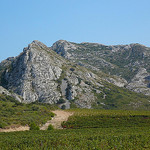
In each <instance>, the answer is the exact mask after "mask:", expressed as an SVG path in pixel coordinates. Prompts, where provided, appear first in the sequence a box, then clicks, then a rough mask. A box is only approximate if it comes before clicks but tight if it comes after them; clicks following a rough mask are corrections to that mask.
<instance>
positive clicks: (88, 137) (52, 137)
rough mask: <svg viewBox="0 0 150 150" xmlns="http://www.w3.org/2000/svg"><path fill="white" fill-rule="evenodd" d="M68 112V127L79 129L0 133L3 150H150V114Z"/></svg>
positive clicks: (1, 149)
mask: <svg viewBox="0 0 150 150" xmlns="http://www.w3.org/2000/svg"><path fill="white" fill-rule="evenodd" d="M68 111H73V112H74V115H73V116H71V117H70V118H69V120H68V121H67V122H66V123H65V125H66V126H67V125H68V123H69V124H70V125H71V124H72V125H73V126H74V127H75V126H77V127H78V129H75V128H73V129H70V127H69V129H64V130H47V131H31V130H30V131H25V132H13V133H0V150H3V149H5V150H9V149H13V150H17V149H21V150H31V149H36V150H41V149H43V150H44V149H50V150H62V149H64V150H79V149H80V150H108V149H110V150H128V149H130V150H145V149H146V150H148V149H150V128H149V126H150V121H149V120H150V112H149V111H122V110H120V111H118V110H87V109H73V110H68ZM93 118H94V119H93ZM79 120H80V121H79ZM119 120H120V121H119ZM123 122H124V123H123ZM119 124H120V125H119ZM95 125H96V126H95ZM97 125H98V126H97ZM79 126H80V127H79ZM87 126H88V128H87ZM50 128H51V127H50Z"/></svg>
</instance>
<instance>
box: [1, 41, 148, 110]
mask: <svg viewBox="0 0 150 150" xmlns="http://www.w3.org/2000/svg"><path fill="white" fill-rule="evenodd" d="M66 43H67V45H66ZM82 44H83V45H84V44H85V43H82ZM82 44H74V43H70V42H66V41H58V42H56V43H55V44H54V45H53V46H52V48H49V47H47V46H46V45H44V44H43V43H41V42H39V41H33V42H32V43H31V44H29V45H28V47H25V48H24V50H23V52H22V53H21V54H20V55H19V56H17V57H15V58H9V59H6V60H5V61H3V62H1V63H0V66H1V70H0V85H1V86H3V88H5V89H7V90H6V91H7V92H8V93H6V92H5V94H9V93H15V94H16V95H19V96H20V97H22V98H21V100H19V101H21V102H24V103H30V102H35V101H38V102H42V103H50V104H57V105H59V106H60V107H62V108H70V107H81V108H100V109H144V110H149V109H150V97H149V96H145V95H142V94H136V93H134V92H131V91H129V90H127V89H126V88H124V86H125V85H128V83H127V81H126V80H125V79H124V78H123V77H119V76H117V75H110V74H106V73H104V72H102V71H100V68H98V67H97V65H98V64H97V65H93V64H92V60H91V64H90V63H87V62H86V63H85V62H84V61H83V62H82V60H84V58H85V56H89V57H87V60H88V59H89V60H90V59H93V63H94V60H96V59H94V55H93V58H92V53H91V52H90V51H89V54H88V53H86V51H85V52H84V53H83V54H82V55H83V57H81V55H80V53H79V54H78V52H75V53H73V52H74V51H78V48H79V47H80V45H82ZM52 49H53V50H54V51H53V50H52ZM56 49H57V50H56ZM85 50H86V49H85ZM55 51H56V52H57V53H59V54H61V55H62V56H64V57H65V58H63V57H62V56H60V55H58V54H57V53H56V52H55ZM70 51H72V53H70ZM82 51H83V49H82ZM91 51H92V50H91ZM90 53H91V54H90ZM77 54H78V55H77ZM90 57H91V58H90ZM66 58H67V59H66ZM82 58H83V59H82ZM79 59H80V62H78V61H79ZM77 60H78V61H77ZM99 60H102V61H101V62H103V64H105V65H106V66H111V67H112V66H113V67H117V65H115V64H113V63H111V62H107V61H106V60H105V59H104V58H100V59H99ZM99 60H98V61H99ZM89 62H90V61H89ZM78 64H80V65H78ZM100 64H101V63H100ZM84 66H85V67H84ZM106 66H105V67H106ZM143 75H144V73H143ZM147 75H148V74H146V76H144V78H145V80H147V81H148V80H149V78H147ZM137 77H138V76H137ZM135 80H136V79H135ZM135 80H132V82H133V84H134V83H135ZM141 81H143V80H141ZM135 84H136V83H135ZM116 85H117V86H116ZM130 87H131V88H132V85H130Z"/></svg>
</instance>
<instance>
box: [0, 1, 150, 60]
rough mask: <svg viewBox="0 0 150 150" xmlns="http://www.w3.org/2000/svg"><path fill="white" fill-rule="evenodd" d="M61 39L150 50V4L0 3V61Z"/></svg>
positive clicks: (98, 2) (104, 2) (113, 2)
mask: <svg viewBox="0 0 150 150" xmlns="http://www.w3.org/2000/svg"><path fill="white" fill-rule="evenodd" d="M60 39H64V40H68V41H72V42H97V43H102V44H107V45H115V44H130V43H141V44H144V45H146V46H149V47H150V0H0V61H2V60H4V59H6V58H7V57H11V56H17V55H18V54H19V53H21V52H22V50H23V48H24V47H26V46H27V45H28V44H29V43H31V42H32V41H33V40H39V41H41V42H43V43H44V44H46V45H47V46H51V45H52V44H53V43H54V42H55V41H57V40H60Z"/></svg>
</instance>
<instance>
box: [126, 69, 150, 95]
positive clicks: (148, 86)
mask: <svg viewBox="0 0 150 150" xmlns="http://www.w3.org/2000/svg"><path fill="white" fill-rule="evenodd" d="M127 88H128V89H130V90H132V91H134V92H138V93H144V94H145V95H150V73H148V72H147V71H146V69H145V68H140V69H139V71H138V73H137V74H136V75H135V76H134V78H133V79H132V80H131V82H130V83H129V84H128V85H127Z"/></svg>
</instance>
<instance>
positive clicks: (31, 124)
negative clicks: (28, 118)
mask: <svg viewBox="0 0 150 150" xmlns="http://www.w3.org/2000/svg"><path fill="white" fill-rule="evenodd" d="M29 127H30V130H40V127H39V126H38V125H36V124H35V122H32V123H30V124H29Z"/></svg>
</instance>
